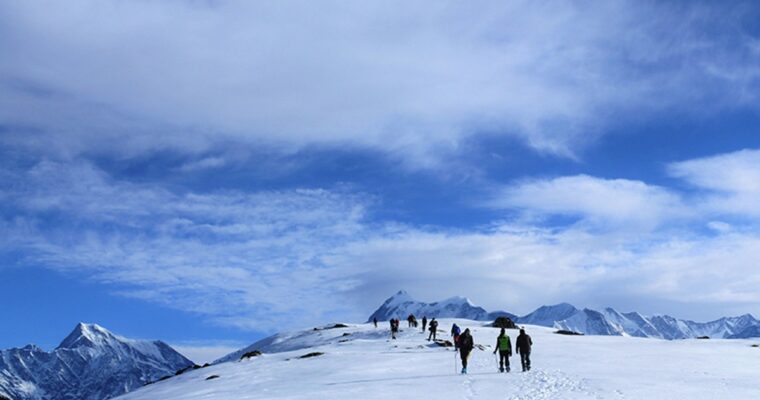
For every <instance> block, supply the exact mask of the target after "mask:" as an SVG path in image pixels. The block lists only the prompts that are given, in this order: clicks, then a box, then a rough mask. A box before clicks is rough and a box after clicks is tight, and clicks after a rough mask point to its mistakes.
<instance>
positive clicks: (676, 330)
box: [368, 290, 760, 340]
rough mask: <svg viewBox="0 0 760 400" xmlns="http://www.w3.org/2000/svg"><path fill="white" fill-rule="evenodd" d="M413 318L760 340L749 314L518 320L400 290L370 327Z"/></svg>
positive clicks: (610, 312) (568, 308) (570, 311)
mask: <svg viewBox="0 0 760 400" xmlns="http://www.w3.org/2000/svg"><path fill="white" fill-rule="evenodd" d="M409 314H414V315H415V316H417V318H421V317H422V316H427V317H428V318H431V317H436V318H465V319H470V320H475V321H492V320H494V319H495V318H496V317H497V316H507V317H509V318H511V319H512V320H513V321H515V322H516V323H518V324H527V325H539V326H546V327H553V328H557V329H563V330H568V331H573V332H579V333H584V334H586V335H607V336H635V337H649V338H659V339H667V340H674V339H688V338H696V337H704V336H708V337H711V338H748V337H757V336H760V335H758V332H760V321H758V320H757V319H755V318H754V317H753V316H752V315H750V314H745V315H742V316H739V317H724V318H720V319H717V320H715V321H710V322H694V321H689V320H683V319H677V318H674V317H671V316H669V315H654V316H651V317H647V316H644V315H642V314H640V313H638V312H629V313H621V312H618V311H617V310H615V309H613V308H605V309H604V310H602V311H597V310H592V309H589V308H584V309H582V310H580V309H578V308H576V307H575V306H573V305H572V304H568V303H560V304H555V305H551V306H541V307H539V308H537V309H536V310H535V311H533V312H531V313H530V314H527V315H524V316H522V317H517V316H515V315H513V314H510V313H507V312H503V311H497V312H490V313H489V312H488V311H486V310H485V309H483V308H482V307H477V306H474V305H473V304H472V303H471V302H470V301H469V300H468V299H467V298H464V297H452V298H450V299H448V300H444V301H439V302H435V303H423V302H420V301H416V300H414V299H413V298H412V297H411V296H410V295H409V294H408V293H407V292H405V291H403V290H401V291H399V292H398V293H396V294H395V295H393V296H391V297H390V298H388V299H387V300H386V301H385V302H384V303H383V304H382V305H381V306H380V308H378V309H377V310H376V311H375V312H374V313H372V315H370V317H369V319H368V321H372V319H373V318H377V319H378V320H379V321H386V320H389V319H391V318H399V319H401V320H404V319H406V317H407V316H408V315H409Z"/></svg>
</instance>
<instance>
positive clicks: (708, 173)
mask: <svg viewBox="0 0 760 400" xmlns="http://www.w3.org/2000/svg"><path fill="white" fill-rule="evenodd" d="M668 171H669V173H670V174H671V175H672V176H674V177H677V178H680V179H683V180H684V181H686V182H687V183H689V184H690V185H692V186H694V187H696V188H698V189H700V190H702V193H701V197H700V201H701V209H702V211H703V212H704V213H710V214H716V213H717V214H723V215H733V216H741V217H748V216H751V217H753V218H757V217H760V201H758V200H759V199H760V150H742V151H737V152H734V153H728V154H721V155H717V156H712V157H705V158H699V159H695V160H688V161H683V162H676V163H672V164H670V165H669V166H668Z"/></svg>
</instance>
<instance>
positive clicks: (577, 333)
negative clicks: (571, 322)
mask: <svg viewBox="0 0 760 400" xmlns="http://www.w3.org/2000/svg"><path fill="white" fill-rule="evenodd" d="M554 333H556V334H558V335H568V336H583V334H582V333H580V332H573V331H567V330H564V329H560V330H558V331H556V332H554Z"/></svg>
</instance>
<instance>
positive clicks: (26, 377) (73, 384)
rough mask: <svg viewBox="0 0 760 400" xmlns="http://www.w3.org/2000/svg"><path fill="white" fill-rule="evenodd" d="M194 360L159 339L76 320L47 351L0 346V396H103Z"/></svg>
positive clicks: (31, 399)
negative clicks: (136, 337) (129, 335)
mask: <svg viewBox="0 0 760 400" xmlns="http://www.w3.org/2000/svg"><path fill="white" fill-rule="evenodd" d="M193 364H194V363H193V362H192V361H190V360H188V359H187V358H185V357H184V356H183V355H182V354H180V353H179V352H177V351H176V350H174V349H173V348H171V346H169V345H168V344H166V343H164V342H162V341H160V340H154V341H148V340H134V339H128V338H125V337H122V336H118V335H115V334H113V333H112V332H110V331H109V330H107V329H105V328H103V327H101V326H99V325H96V324H85V323H81V322H80V323H79V324H77V326H76V327H74V329H73V330H72V331H71V333H69V334H68V335H67V336H66V337H65V338H64V339H63V340H62V341H61V343H60V344H59V345H58V347H56V348H55V349H54V350H52V351H50V352H47V351H45V350H43V349H41V348H40V347H38V346H36V345H33V344H29V345H26V346H24V347H21V348H11V349H7V350H0V395H3V396H6V397H8V398H11V399H14V400H69V399H80V400H103V399H109V398H112V397H116V396H118V395H121V394H124V393H126V392H128V391H130V390H133V389H136V388H138V387H141V386H143V385H145V384H146V383H148V382H151V381H154V380H157V379H159V378H161V377H163V376H166V375H169V374H174V373H175V372H176V371H177V370H179V369H182V368H185V367H188V366H190V365H193Z"/></svg>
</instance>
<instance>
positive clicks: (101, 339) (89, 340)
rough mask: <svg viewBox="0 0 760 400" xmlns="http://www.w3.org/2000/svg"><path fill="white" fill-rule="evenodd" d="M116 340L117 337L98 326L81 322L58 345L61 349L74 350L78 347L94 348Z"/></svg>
mask: <svg viewBox="0 0 760 400" xmlns="http://www.w3.org/2000/svg"><path fill="white" fill-rule="evenodd" d="M113 340H116V336H114V334H113V333H111V332H110V331H108V329H106V328H103V327H102V326H100V325H98V324H86V323H84V322H80V323H78V324H77V326H75V327H74V330H73V331H71V333H69V335H68V336H66V338H65V339H63V341H62V342H61V344H60V345H58V348H59V349H74V348H77V347H83V346H86V347H93V346H96V345H100V344H104V343H106V342H110V341H113Z"/></svg>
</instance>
